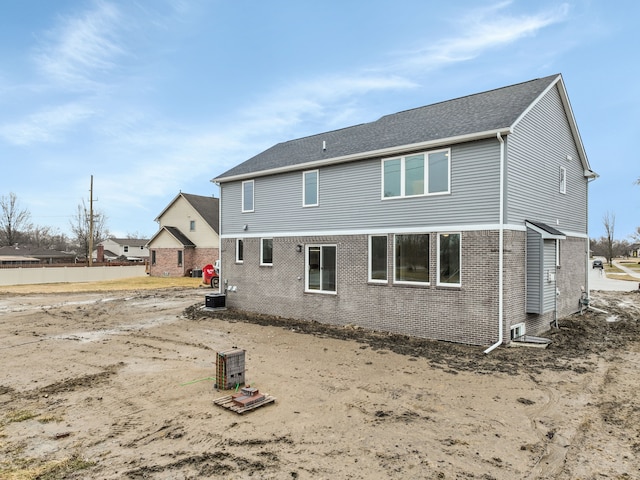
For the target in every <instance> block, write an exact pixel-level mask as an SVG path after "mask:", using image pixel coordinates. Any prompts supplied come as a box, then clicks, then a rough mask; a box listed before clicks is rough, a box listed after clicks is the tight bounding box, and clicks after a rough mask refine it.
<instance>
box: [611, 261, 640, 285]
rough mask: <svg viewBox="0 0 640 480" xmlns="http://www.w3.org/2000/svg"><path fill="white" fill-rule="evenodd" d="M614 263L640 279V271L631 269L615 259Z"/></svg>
mask: <svg viewBox="0 0 640 480" xmlns="http://www.w3.org/2000/svg"><path fill="white" fill-rule="evenodd" d="M613 264H614V265H615V266H616V267H618V268H619V269H620V270H622V271H623V272H625V273H626V274H628V275H629V276H631V277H633V278H637V279H638V280H639V281H640V273H638V272H636V271H634V270H631V269H630V268H629V267H625V266H624V265H622V264H621V263H618V262H616V261H615V260H614V261H613Z"/></svg>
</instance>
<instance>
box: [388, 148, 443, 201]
mask: <svg viewBox="0 0 640 480" xmlns="http://www.w3.org/2000/svg"><path fill="white" fill-rule="evenodd" d="M450 157H451V151H450V150H449V149H444V150H435V151H432V152H426V153H417V154H412V155H406V156H404V157H397V158H388V159H385V160H383V161H382V198H393V197H415V196H418V195H434V194H443V193H449V192H450V186H449V185H450V172H451V164H450V161H449V159H450Z"/></svg>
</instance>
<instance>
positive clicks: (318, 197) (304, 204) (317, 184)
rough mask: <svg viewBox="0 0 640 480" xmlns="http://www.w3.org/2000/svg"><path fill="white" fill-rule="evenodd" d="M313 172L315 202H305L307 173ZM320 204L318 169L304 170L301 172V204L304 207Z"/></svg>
mask: <svg viewBox="0 0 640 480" xmlns="http://www.w3.org/2000/svg"><path fill="white" fill-rule="evenodd" d="M308 173H315V174H316V203H305V201H306V199H307V195H306V193H307V182H306V178H307V174H308ZM318 205H320V170H307V171H306V172H302V206H303V207H304V208H307V207H317V206H318Z"/></svg>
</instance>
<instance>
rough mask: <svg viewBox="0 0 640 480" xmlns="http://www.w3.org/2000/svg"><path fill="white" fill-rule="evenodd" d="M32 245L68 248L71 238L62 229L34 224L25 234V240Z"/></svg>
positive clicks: (58, 248)
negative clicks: (61, 231)
mask: <svg viewBox="0 0 640 480" xmlns="http://www.w3.org/2000/svg"><path fill="white" fill-rule="evenodd" d="M23 241H24V242H25V243H27V244H28V245H29V246H31V247H37V248H49V249H55V250H66V248H67V246H68V244H69V240H68V239H67V236H66V235H65V234H64V233H60V230H59V229H57V228H54V227H49V226H40V225H34V226H33V227H31V229H29V230H28V231H27V232H26V234H25V239H24V240H23Z"/></svg>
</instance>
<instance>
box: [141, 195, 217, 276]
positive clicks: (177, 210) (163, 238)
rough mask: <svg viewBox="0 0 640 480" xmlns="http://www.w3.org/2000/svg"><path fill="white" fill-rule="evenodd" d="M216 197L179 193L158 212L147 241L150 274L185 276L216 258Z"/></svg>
mask: <svg viewBox="0 0 640 480" xmlns="http://www.w3.org/2000/svg"><path fill="white" fill-rule="evenodd" d="M218 208H219V207H218V199H217V198H213V197H205V196H201V195H191V194H188V193H182V192H181V193H179V194H178V195H177V196H176V197H175V198H174V199H173V200H172V201H171V202H170V203H169V205H167V207H166V208H165V209H164V210H163V211H162V213H160V215H158V217H157V218H156V222H158V224H159V225H160V230H158V232H157V233H156V234H155V235H154V236H153V238H152V239H151V240H150V241H149V243H148V245H147V246H148V248H149V251H150V252H151V265H150V269H149V274H150V275H151V276H156V277H159V276H171V277H180V276H189V275H191V273H192V271H193V270H199V269H202V267H204V266H205V265H207V264H209V263H211V264H213V262H214V261H215V260H217V259H218V247H219V243H220V240H219V238H218V214H219V211H218Z"/></svg>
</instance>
